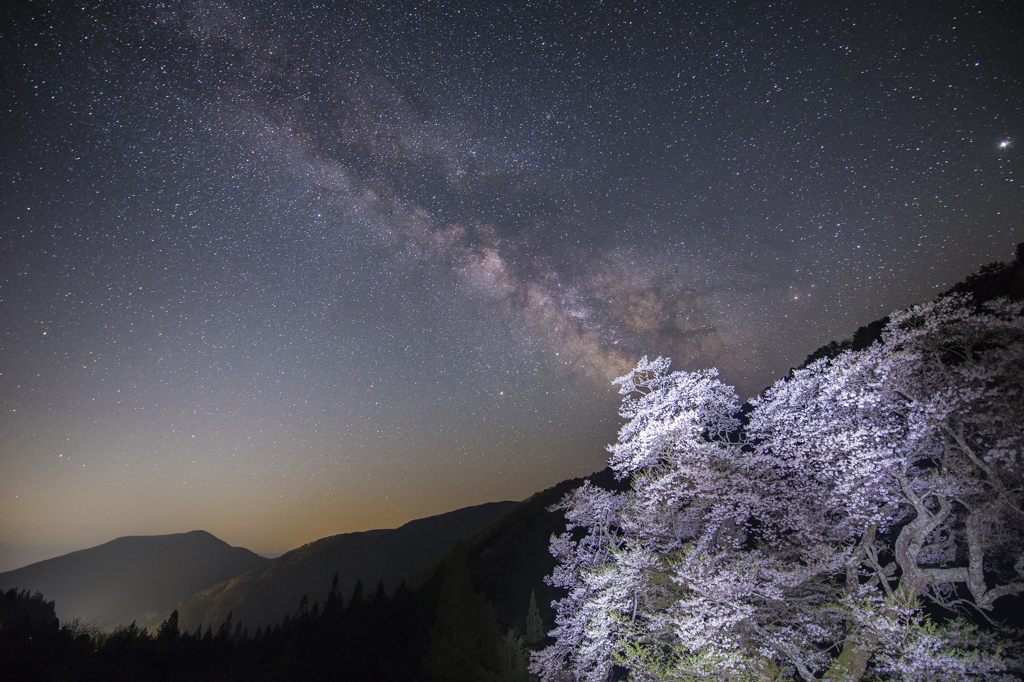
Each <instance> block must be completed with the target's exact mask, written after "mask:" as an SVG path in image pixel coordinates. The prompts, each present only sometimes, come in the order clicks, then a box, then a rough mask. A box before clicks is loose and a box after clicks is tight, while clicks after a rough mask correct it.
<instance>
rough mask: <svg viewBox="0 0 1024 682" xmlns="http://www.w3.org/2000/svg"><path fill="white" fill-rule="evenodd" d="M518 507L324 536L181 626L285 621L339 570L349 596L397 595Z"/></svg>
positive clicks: (190, 610)
mask: <svg viewBox="0 0 1024 682" xmlns="http://www.w3.org/2000/svg"><path fill="white" fill-rule="evenodd" d="M517 504H519V503H518V502H490V503H488V504H482V505H478V506H475V507H466V508H464V509H458V510H456V511H452V512H448V513H447V514H439V515H438V516H431V517H428V518H425V519H417V520H415V521H410V522H409V523H407V524H405V525H404V526H401V527H400V528H395V529H391V530H369V531H364V532H361V533H344V534H342V535H333V536H331V537H327V538H322V539H320V540H317V541H316V542H311V543H309V544H307V545H303V546H302V547H299V548H298V549H294V550H292V551H290V552H288V553H287V554H284V555H282V556H280V557H278V558H276V559H272V560H270V561H269V562H268V563H266V564H265V565H263V566H260V567H258V568H255V569H253V570H251V571H248V572H247V573H244V574H242V575H238V576H236V577H233V578H232V579H230V580H226V581H225V582H222V583H220V584H218V585H216V586H214V587H211V588H209V589H205V590H203V591H202V592H199V593H198V594H196V595H194V596H193V597H192V598H191V599H188V600H187V601H185V602H184V603H182V604H181V605H179V606H178V623H179V626H180V627H181V629H182V630H185V631H191V630H193V629H195V628H197V627H198V626H199V625H201V624H203V625H212V626H213V627H214V629H216V628H217V626H218V624H219V623H221V622H223V621H224V620H225V619H226V618H227V616H228V614H229V613H230V614H232V619H233V621H234V622H235V623H238V622H241V623H243V624H244V625H245V627H246V628H248V629H249V631H250V632H252V631H254V630H255V629H256V628H257V627H266V626H268V625H273V624H276V623H279V622H280V621H281V619H282V618H283V617H284V616H285V615H288V614H291V613H294V612H295V608H296V606H298V604H299V600H301V599H302V597H303V595H306V596H308V598H309V603H310V604H313V603H314V602H316V601H319V602H321V603H322V602H323V601H324V600H325V599H326V597H327V593H328V591H329V590H330V586H331V581H332V579H333V577H334V574H335V573H337V574H338V585H339V591H340V592H341V594H342V595H344V596H346V597H347V596H348V595H351V594H352V591H353V589H354V588H355V584H356V582H357V581H359V580H362V582H363V584H364V585H365V587H366V589H367V591H372V590H373V589H374V588H375V587H376V585H377V583H378V582H381V581H383V582H384V585H385V586H386V588H387V590H388V592H391V591H393V590H394V589H395V588H396V587H398V585H399V584H400V583H401V582H402V581H403V580H411V579H412V578H413V577H415V576H416V575H417V574H419V573H421V572H422V571H424V570H425V569H427V568H428V567H430V566H431V565H433V564H435V563H436V562H437V561H439V560H440V559H441V558H442V557H443V556H444V555H445V554H446V553H447V552H448V550H450V549H451V547H452V546H453V545H454V544H455V543H456V542H457V541H459V540H461V539H464V538H467V537H469V536H471V535H473V534H474V533H477V532H478V531H480V530H481V529H482V528H484V527H485V526H487V524H489V523H491V522H492V521H494V520H496V519H498V518H500V517H501V516H503V515H504V514H505V513H507V512H508V511H509V510H510V509H512V508H513V507H515V506H516V505H517ZM47 597H48V598H49V595H47ZM58 603H59V602H58Z"/></svg>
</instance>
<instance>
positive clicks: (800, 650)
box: [533, 295, 1024, 682]
mask: <svg viewBox="0 0 1024 682" xmlns="http://www.w3.org/2000/svg"><path fill="white" fill-rule="evenodd" d="M616 383H618V384H619V385H620V386H621V393H622V394H623V395H624V396H625V397H624V399H623V403H622V408H621V411H620V414H621V415H622V416H623V417H624V418H626V419H627V420H628V421H627V423H626V424H625V425H624V426H623V427H622V430H621V431H620V434H619V440H618V442H617V443H616V444H615V445H613V446H611V448H610V451H611V459H610V464H611V466H612V468H613V469H614V470H615V471H616V472H617V475H618V476H619V477H620V478H624V479H629V480H630V482H631V490H630V491H629V492H626V493H615V492H612V491H607V490H602V489H600V488H597V487H594V486H591V485H586V484H585V485H584V486H582V487H581V488H579V489H577V490H576V491H574V492H573V493H571V494H570V495H568V496H567V497H566V498H565V499H564V501H563V503H562V505H561V506H562V508H564V509H565V516H566V519H567V522H568V529H567V532H566V533H564V534H562V535H560V536H557V537H553V538H552V542H551V551H552V553H553V554H554V556H555V557H556V558H557V559H558V561H559V564H558V566H557V568H556V569H555V571H554V573H553V574H552V576H551V578H550V580H551V582H552V583H553V584H555V585H557V586H560V587H563V588H565V589H566V590H567V594H566V596H565V597H564V598H563V599H562V600H561V601H560V602H558V604H557V610H558V616H557V618H556V628H555V630H554V631H553V632H552V633H550V634H551V635H552V636H553V637H554V638H555V643H554V644H553V645H552V646H550V647H548V648H547V649H545V650H544V651H542V652H539V653H538V654H535V656H534V662H533V670H534V672H536V673H538V674H540V675H541V676H542V678H544V679H546V680H556V679H564V678H565V676H566V675H568V676H569V679H581V680H589V681H593V682H598V681H600V682H604V680H606V679H607V677H608V675H609V674H610V673H611V672H612V669H613V666H615V665H616V664H619V665H622V666H624V667H627V668H629V670H630V679H672V680H690V679H699V678H705V677H713V678H716V679H723V680H773V679H799V680H803V681H804V682H811V681H812V680H825V679H829V680H851V681H852V680H859V679H868V678H875V679H901V680H924V679H950V680H952V679H965V680H966V679H992V680H999V679H1015V678H1013V677H1011V676H1010V675H1011V671H1013V670H1014V669H1019V667H1020V659H1019V658H1018V655H1017V648H1016V645H1015V644H1013V641H1012V637H1014V636H1016V637H1018V638H1019V636H1020V632H1019V631H1018V632H1014V633H1011V632H1008V631H1006V630H1002V629H1000V626H998V625H996V624H993V623H988V622H987V614H988V613H989V612H991V611H992V609H993V606H994V604H995V602H996V601H997V600H1000V599H1005V598H1011V595H1017V594H1019V593H1020V592H1021V591H1022V590H1024V551H1022V550H1024V542H1022V540H1024V434H1022V429H1021V424H1022V423H1024V318H1022V317H1021V306H1020V305H1019V304H1011V303H1009V302H1007V301H1005V300H1003V301H997V302H995V303H993V304H991V305H990V306H989V307H988V308H987V309H986V310H985V311H978V310H976V309H975V308H974V307H973V306H972V305H971V302H970V301H969V299H966V298H964V297H960V296H956V295H952V296H949V297H946V298H944V299H941V300H939V301H938V302H935V303H932V304H928V305H924V306H919V307H916V308H914V309H913V310H910V311H905V312H901V313H897V314H894V315H893V316H892V318H891V319H890V321H889V322H888V324H887V325H886V327H885V329H884V331H883V333H882V337H881V339H880V340H879V341H878V342H876V343H874V344H873V345H870V346H868V347H866V348H863V349H860V350H853V349H848V350H846V351H845V352H842V353H841V354H840V355H838V356H837V357H835V358H832V359H828V358H823V359H819V360H817V361H815V362H812V363H811V364H810V365H809V366H807V367H806V368H804V369H801V370H796V371H795V372H793V374H792V375H791V376H790V377H789V378H787V379H785V380H782V381H780V382H778V383H777V384H776V385H775V386H773V387H772V388H771V389H769V390H768V391H766V393H765V394H764V395H763V396H761V397H760V398H758V399H757V400H755V401H753V402H752V405H751V406H750V408H749V411H744V412H743V413H741V411H740V409H739V401H738V399H737V397H736V394H735V392H734V391H733V389H732V388H731V387H728V386H726V385H724V384H723V383H722V382H721V381H719V380H718V378H717V372H716V371H715V370H708V371H703V372H695V373H687V372H671V373H670V372H669V361H668V360H666V359H663V358H658V359H657V360H654V361H648V360H647V358H644V359H643V360H641V361H640V363H639V364H638V365H637V367H636V369H634V370H633V371H632V372H631V373H630V374H629V375H627V376H625V377H622V378H620V379H619V380H617V382H616ZM741 415H742V416H744V420H742V421H741V419H740V417H741ZM929 609H930V610H931V611H929ZM929 613H933V614H935V615H934V617H930V616H929ZM951 613H952V614H959V616H960V617H959V618H954V617H950V615H949V614H951ZM965 619H971V621H978V622H982V623H984V627H983V628H980V629H979V628H977V627H975V626H974V625H972V624H971V622H969V620H965Z"/></svg>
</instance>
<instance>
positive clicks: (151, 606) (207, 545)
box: [0, 530, 267, 629]
mask: <svg viewBox="0 0 1024 682" xmlns="http://www.w3.org/2000/svg"><path fill="white" fill-rule="evenodd" d="M266 562H267V559H264V558H263V557H261V556H259V555H257V554H254V553H253V552H250V551H249V550H247V549H244V548H241V547H232V546H231V545H229V544H227V543H226V542H224V541H223V540H219V539H217V538H216V537H214V536H213V535H211V534H209V533H207V532H206V531H202V530H195V531H192V532H189V533H175V534H172V535H151V536H133V537H123V538H118V539H116V540H112V541H110V542H108V543H105V544H102V545H99V546H97V547H91V548H89V549H83V550H79V551H77V552H71V553H70V554H65V555H63V556H59V557H55V558H53V559H47V560H46V561H40V562H38V563H35V564H30V565H29V566H24V567H22V568H19V569H16V570H13V571H7V572H6V573H0V591H3V590H7V589H10V588H12V587H15V588H18V589H22V590H29V591H31V592H35V591H37V590H38V591H40V592H42V593H43V595H45V597H46V599H48V600H53V601H54V602H55V605H56V610H57V615H58V617H59V618H60V619H61V620H62V621H67V620H70V619H73V618H81V619H83V620H88V621H92V622H94V623H95V624H96V625H98V626H100V627H101V628H104V629H108V628H112V627H114V626H116V625H119V624H123V623H129V622H131V621H133V620H135V621H138V622H139V624H140V625H150V624H152V623H151V622H149V621H154V622H155V620H156V618H158V617H159V616H160V615H161V614H163V613H165V612H166V611H168V610H170V609H173V608H174V606H175V605H176V604H177V603H178V602H179V601H181V600H182V599H186V598H188V597H189V596H190V595H192V594H195V593H196V592H197V591H198V590H201V589H203V588H205V587H208V586H210V585H214V584H216V583H218V582H221V581H223V580H226V579H228V578H230V577H232V576H236V575H238V574H239V573H244V572H245V571H249V570H251V569H254V568H256V567H258V566H262V565H264V564H265V563H266Z"/></svg>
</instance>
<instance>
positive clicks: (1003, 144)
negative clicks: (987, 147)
mask: <svg viewBox="0 0 1024 682" xmlns="http://www.w3.org/2000/svg"><path fill="white" fill-rule="evenodd" d="M1009 146H1010V141H1009V140H1003V141H1002V142H1000V143H999V148H1000V149H1006V148H1007V147H1009Z"/></svg>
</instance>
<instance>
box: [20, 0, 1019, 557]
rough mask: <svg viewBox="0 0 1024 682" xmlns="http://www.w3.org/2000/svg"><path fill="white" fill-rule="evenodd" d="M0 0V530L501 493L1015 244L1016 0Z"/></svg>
mask: <svg viewBox="0 0 1024 682" xmlns="http://www.w3.org/2000/svg"><path fill="white" fill-rule="evenodd" d="M15 4H16V5H17V7H15V8H13V9H12V8H8V9H7V10H5V12H6V14H5V15H4V18H3V20H2V24H0V76H2V79H3V81H2V87H0V92H2V97H3V100H2V107H0V112H2V119H0V408H2V415H3V416H2V418H0V541H2V542H3V543H7V545H5V546H7V547H8V548H9V547H10V546H29V545H31V546H41V545H45V546H54V545H59V546H61V547H66V548H81V547H86V546H91V545H94V544H98V543H101V542H105V541H107V540H110V539H113V538H114V537H117V536H120V535H129V534H156V533H170V532H182V531H188V530H192V529H197V528H201V529H205V530H208V531H210V532H212V533H214V534H215V535H217V536H218V537H220V538H222V539H224V540H226V541H228V542H230V543H231V544H234V545H242V546H246V547H249V548H250V549H253V550H255V551H258V552H262V553H267V554H273V553H279V552H283V551H286V550H288V549H290V548H293V547H296V546H298V545H299V544H302V543H304V542H308V541H311V540H314V539H317V538H319V537H323V536H326V535H331V534H335V533H341V532H349V531H355V530H364V529H368V528H377V527H394V526H397V525H400V524H401V523H404V522H405V521H408V520H410V519H412V518H417V517H422V516H427V515H431V514H436V513H440V512H444V511H449V510H452V509H455V508H458V507H462V506H466V505H470V504H477V503H482V502H487V501H492V500H500V499H522V498H525V497H527V496H529V495H530V494H532V493H533V492H536V491H538V490H540V489H543V488H545V487H547V486H550V485H553V484H554V483H556V482H558V481H560V480H562V479H564V478H568V477H570V476H578V475H583V474H587V473H589V472H591V471H594V470H597V469H600V468H602V467H603V466H604V462H605V460H606V457H607V452H606V451H605V448H604V446H606V445H607V444H609V443H611V442H613V441H614V440H615V434H616V431H617V430H618V427H619V425H620V423H621V419H620V418H619V417H618V415H617V412H616V409H617V405H618V402H619V396H618V394H617V393H616V391H615V388H614V387H613V386H612V385H611V383H610V382H611V380H612V379H613V378H615V377H616V376H619V375H621V374H623V373H625V372H626V371H627V370H628V369H629V368H630V367H631V366H632V365H633V364H634V363H635V362H636V360H637V359H638V358H639V357H640V356H641V355H644V354H649V355H650V356H652V357H653V356H657V355H665V356H670V357H672V358H673V360H674V361H675V365H674V366H675V367H676V368H684V369H697V368H703V367H707V366H717V367H719V368H720V370H721V372H722V375H723V378H724V380H725V381H727V382H728V383H730V384H734V385H736V386H737V387H738V389H739V390H740V393H741V395H742V396H743V397H750V396H752V395H754V394H756V393H758V392H759V391H760V390H762V389H763V388H765V387H766V386H768V385H769V384H771V383H772V382H773V381H774V380H775V379H777V378H779V377H781V376H784V375H785V374H786V372H787V371H788V370H789V368H790V367H792V366H794V365H797V364H799V363H800V362H801V361H802V360H803V359H804V357H805V356H806V355H807V354H808V353H810V352H811V351H813V350H814V349H815V348H817V347H819V346H821V345H822V344H824V343H827V342H828V341H830V340H832V339H842V338H846V337H848V336H850V335H851V334H852V332H853V331H854V330H855V329H856V328H857V327H858V326H859V325H862V324H865V323H867V322H869V321H871V320H874V319H876V318H878V317H881V316H883V315H885V314H887V313H889V312H890V311H892V310H894V309H898V308H902V307H905V306H908V305H910V304H913V303H917V302H922V301H925V300H928V299H931V298H932V297H934V296H935V295H936V294H937V293H939V292H941V291H944V290H945V289H947V288H949V287H950V286H951V285H952V284H954V283H956V282H957V281H958V280H960V279H962V278H963V277H964V276H966V275H967V274H969V273H971V272H973V271H976V270H977V269H978V268H979V266H981V265H983V264H986V263H989V262H992V261H996V260H1003V261H1008V260H1011V259H1012V257H1013V249H1014V245H1015V244H1016V243H1017V242H1019V241H1024V226H1022V224H1021V215H1022V208H1024V194H1022V191H1021V184H1022V182H1021V181H1022V178H1021V151H1022V150H1021V146H1020V145H1022V144H1024V111H1022V104H1024V97H1022V94H1024V93H1022V83H1024V73H1022V71H1024V49H1022V47H1024V41H1022V38H1021V34H1020V33H1019V32H1018V31H1017V28H1019V25H1020V24H1019V22H1020V18H1021V15H1020V5H1019V4H1018V3H1017V2H983V3H965V2H942V1H937V2H929V3H922V2H920V1H917V2H898V1H891V2H880V3H861V2H858V3H853V8H851V9H844V8H842V7H841V6H839V5H838V4H835V6H833V5H834V3H822V2H806V3H799V2H774V3H770V4H769V3H733V2H708V3H704V4H703V6H701V4H700V3H696V2H693V3H690V2H665V3H653V2H643V3H621V2H610V1H609V2H586V1H583V0H577V1H575V2H533V3H527V2H513V3H508V4H499V3H483V2H461V3H460V2H420V3H412V2H405V3H403V2H375V3H369V2H366V3H363V2H336V3H318V4H312V3H308V2H285V3H263V2H241V1H235V0H228V1H226V2H200V1H194V0H185V1H183V2H168V3H152V4H139V3H121V2H105V3H97V2H94V1H90V2H88V3H84V4H83V3H79V4H61V3H53V2H50V3H47V2H38V1H37V2H27V1H26V0H15ZM129 5H130V6H129ZM925 7H927V9H925ZM12 567H13V566H5V567H0V568H12Z"/></svg>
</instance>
